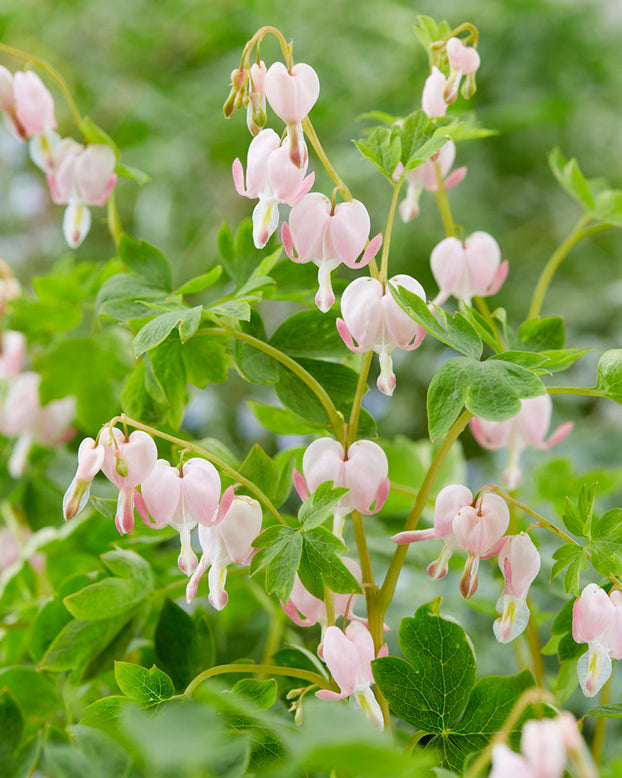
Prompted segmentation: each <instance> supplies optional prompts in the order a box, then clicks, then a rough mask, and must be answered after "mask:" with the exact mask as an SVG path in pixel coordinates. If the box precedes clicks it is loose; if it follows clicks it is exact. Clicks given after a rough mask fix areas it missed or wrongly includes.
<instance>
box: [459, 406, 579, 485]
mask: <svg viewBox="0 0 622 778" xmlns="http://www.w3.org/2000/svg"><path fill="white" fill-rule="evenodd" d="M552 412H553V401H552V400H551V396H550V395H549V394H543V395H540V396H539V397H533V398H531V399H528V400H521V409H520V411H519V412H518V413H517V414H516V416H514V417H513V418H511V419H508V420H507V421H486V420H485V419H480V418H477V417H475V418H474V419H471V421H470V423H469V426H470V428H471V432H472V433H473V437H474V438H475V440H476V441H477V442H478V443H479V444H480V446H482V447H483V448H487V449H490V450H496V449H499V448H507V449H508V464H507V468H506V470H505V472H504V474H503V480H504V481H505V483H506V484H507V485H508V487H509V488H510V489H516V487H517V486H518V485H519V483H520V481H521V476H522V474H521V469H520V455H521V453H522V452H523V450H524V449H525V448H527V446H534V448H538V449H549V448H552V447H553V446H556V445H557V444H558V443H560V442H561V441H562V440H563V439H564V438H565V437H566V436H567V435H569V434H570V432H571V430H572V427H573V423H572V422H571V421H567V422H565V423H564V424H561V425H560V426H559V427H558V428H557V429H556V430H555V431H554V432H553V433H552V435H551V436H550V437H549V438H548V440H545V439H544V438H545V436H546V433H547V432H548V430H549V426H550V423H551V414H552Z"/></svg>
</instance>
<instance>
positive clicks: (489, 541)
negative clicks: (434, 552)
mask: <svg viewBox="0 0 622 778" xmlns="http://www.w3.org/2000/svg"><path fill="white" fill-rule="evenodd" d="M509 523H510V512H509V509H508V506H507V505H506V503H505V501H504V500H502V499H501V497H499V495H497V494H494V493H493V492H486V493H485V494H484V495H483V496H482V497H480V498H479V499H478V500H477V502H475V501H474V500H473V494H472V493H471V490H470V489H468V488H467V487H466V486H462V485H461V484H451V485H449V486H446V487H445V488H444V489H441V491H440V492H439V493H438V496H437V498H436V502H435V505H434V527H433V528H431V529H425V530H410V531H406V532H398V533H397V535H393V537H392V538H391V540H393V541H394V542H395V543H397V544H398V545H405V544H407V543H415V542H418V541H420V540H429V539H432V538H439V539H442V540H443V541H444V545H443V549H442V551H441V554H440V556H439V558H438V559H437V560H436V561H435V562H432V564H431V565H430V566H429V567H428V575H429V576H430V578H432V579H433V580H436V579H438V578H443V577H444V576H445V575H447V565H448V562H449V559H450V558H451V556H452V554H453V552H454V551H455V550H456V549H458V548H462V549H463V550H464V551H466V552H467V562H466V565H465V567H464V572H463V574H462V578H461V579H460V591H461V592H462V595H463V597H465V598H467V599H468V598H469V597H471V596H472V595H473V594H475V592H476V590H477V572H478V569H479V560H480V559H488V558H489V557H491V556H495V555H496V554H497V553H499V550H500V549H501V546H502V544H503V535H504V534H505V531H506V529H507V528H508V525H509Z"/></svg>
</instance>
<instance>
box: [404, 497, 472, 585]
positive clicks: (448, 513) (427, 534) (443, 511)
mask: <svg viewBox="0 0 622 778" xmlns="http://www.w3.org/2000/svg"><path fill="white" fill-rule="evenodd" d="M472 504H473V494H472V492H471V490H470V489H469V488H468V487H466V486H463V485H462V484H450V485H449V486H445V487H444V488H443V489H441V491H440V492H439V493H438V495H437V497H436V500H435V502H434V526H433V527H432V528H431V529H419V530H410V531H408V530H407V531H405V532H398V533H397V535H393V537H392V538H391V540H392V541H393V542H394V543H397V544H398V546H403V545H406V544H407V543H416V542H418V541H420V540H431V539H432V538H438V539H442V540H443V549H442V551H441V554H440V556H439V558H438V559H437V560H436V561H434V562H432V564H431V565H430V566H429V567H428V575H429V576H430V578H431V579H432V580H433V581H436V580H438V579H439V578H444V577H445V576H446V575H447V566H448V564H449V560H450V559H451V556H452V554H453V552H454V551H455V550H456V548H458V541H457V540H456V537H455V535H454V532H453V520H454V516H455V515H456V514H457V513H458V511H459V510H460V509H461V508H464V507H466V506H467V505H472Z"/></svg>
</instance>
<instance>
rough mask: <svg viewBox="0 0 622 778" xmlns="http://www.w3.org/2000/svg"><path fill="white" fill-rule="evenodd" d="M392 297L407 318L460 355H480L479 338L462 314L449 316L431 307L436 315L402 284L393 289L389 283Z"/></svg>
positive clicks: (440, 309) (481, 346) (475, 356)
mask: <svg viewBox="0 0 622 778" xmlns="http://www.w3.org/2000/svg"><path fill="white" fill-rule="evenodd" d="M389 289H390V291H391V294H392V295H393V299H394V300H395V301H396V302H397V304H398V305H399V306H400V308H402V310H403V311H404V312H405V313H407V314H408V315H409V316H410V318H411V319H414V320H415V321H416V322H417V324H420V325H421V326H422V327H423V328H424V329H425V330H426V332H428V333H429V334H430V335H432V336H433V337H435V338H437V339H438V340H440V341H441V342H442V343H445V344H446V345H447V346H451V347H452V348H454V349H455V350H456V351H459V352H460V353H461V354H465V355H466V356H468V357H472V358H473V359H479V358H480V356H481V355H482V350H483V345H482V341H481V339H480V337H479V335H478V334H477V332H476V331H475V328H474V327H473V325H472V324H471V323H470V322H469V321H468V320H467V319H466V317H465V316H464V315H463V314H462V313H456V314H454V316H451V315H450V314H448V313H447V312H446V311H444V310H443V309H442V308H439V307H438V306H434V310H435V313H436V316H435V315H434V314H433V313H431V312H430V310H429V308H428V306H427V304H426V302H425V301H424V300H422V299H421V298H420V297H419V296H418V295H416V294H414V293H413V292H411V291H410V290H408V289H405V288H404V287H403V286H398V287H397V288H395V287H394V286H393V284H389Z"/></svg>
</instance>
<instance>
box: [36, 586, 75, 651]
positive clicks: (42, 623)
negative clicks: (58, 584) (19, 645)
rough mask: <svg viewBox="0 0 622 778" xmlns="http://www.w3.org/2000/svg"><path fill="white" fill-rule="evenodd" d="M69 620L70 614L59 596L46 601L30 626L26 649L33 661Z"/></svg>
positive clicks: (45, 649)
mask: <svg viewBox="0 0 622 778" xmlns="http://www.w3.org/2000/svg"><path fill="white" fill-rule="evenodd" d="M70 621H71V614H70V613H69V611H68V610H67V608H65V606H64V605H63V602H62V600H61V598H60V597H55V598H54V599H53V600H50V601H49V602H46V603H45V605H44V606H43V607H42V608H41V610H40V611H39V612H38V613H37V615H36V616H35V619H34V621H33V623H32V626H31V627H30V635H29V645H28V651H29V653H30V656H31V658H32V661H33V662H40V661H41V659H42V658H43V655H44V654H45V652H46V651H47V649H48V648H49V646H50V644H51V642H52V641H53V640H54V638H55V637H56V635H58V633H59V632H60V631H61V630H62V629H63V627H64V626H65V625H66V624H68V623H69V622H70Z"/></svg>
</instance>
